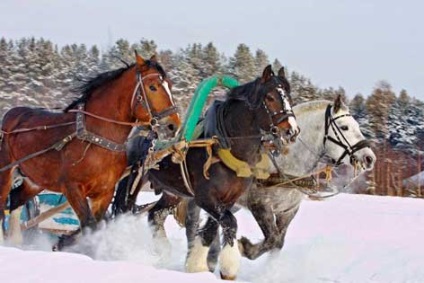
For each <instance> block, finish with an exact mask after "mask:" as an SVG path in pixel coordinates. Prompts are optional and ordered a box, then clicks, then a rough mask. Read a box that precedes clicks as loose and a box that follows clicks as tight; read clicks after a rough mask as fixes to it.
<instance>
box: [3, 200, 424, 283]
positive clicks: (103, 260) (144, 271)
mask: <svg viewBox="0 0 424 283" xmlns="http://www.w3.org/2000/svg"><path fill="white" fill-rule="evenodd" d="M144 194H145V196H146V195H147V199H149V197H151V196H150V195H149V194H146V193H144ZM423 208H424V200H417V199H405V198H393V197H373V196H365V195H348V194H340V195H337V196H335V197H333V198H330V199H326V200H325V201H310V200H305V201H304V202H303V203H302V205H301V209H300V211H299V213H298V215H297V217H296V218H295V219H294V220H293V223H292V225H291V226H290V229H289V231H288V234H287V238H286V245H285V247H284V249H283V250H282V251H281V252H279V253H274V254H267V255H264V256H262V257H261V258H259V259H258V260H256V261H249V260H247V259H243V260H242V264H241V270H240V273H239V277H238V280H240V281H244V282H264V283H265V282H267V283H268V282H308V283H309V282H361V283H362V282H385V283H386V282H402V283H403V282H405V283H406V282H408V283H411V282H424V268H423V266H424V247H423V245H422V243H423V237H424V209H423ZM236 216H237V219H238V221H239V235H247V236H249V237H250V238H251V239H253V240H259V239H261V238H262V236H261V233H260V231H259V228H258V227H257V225H256V223H255V222H254V220H253V218H252V216H251V215H250V212H248V211H240V212H238V213H237V214H236ZM166 226H167V229H168V231H169V238H170V241H171V249H170V250H168V251H166V252H163V251H164V245H156V244H155V243H154V242H153V240H152V239H151V237H150V234H149V231H148V229H147V225H146V221H145V218H142V219H137V218H135V217H133V216H124V217H122V218H121V219H119V220H118V221H117V222H116V223H112V224H110V225H108V227H107V228H104V229H102V231H100V232H98V233H96V234H93V235H91V237H90V239H87V240H84V241H81V242H83V243H84V245H80V247H79V249H80V250H83V251H84V252H85V253H88V254H90V255H91V256H92V257H93V258H95V260H92V259H91V258H89V257H88V256H85V255H80V254H75V253H52V252H49V251H48V250H49V248H50V242H49V241H50V240H49V239H47V238H45V237H43V236H38V237H37V238H35V239H33V241H32V243H30V244H28V245H26V246H24V247H23V248H24V249H26V250H28V249H31V250H33V251H22V250H21V249H16V248H7V247H0V272H1V274H2V282H14V283H18V282H59V281H60V282H90V283H92V282H136V281H137V282H216V281H218V279H217V278H218V276H217V274H210V273H202V274H186V273H183V272H181V271H183V270H184V258H185V253H186V244H185V238H184V229H182V228H180V227H178V226H177V224H175V222H174V221H173V219H172V218H169V220H168V222H167V223H166ZM158 246H160V249H159V250H158V248H157V247H158ZM34 250H36V251H34ZM43 250H44V251H43ZM160 252H162V253H160ZM160 254H162V256H160Z"/></svg>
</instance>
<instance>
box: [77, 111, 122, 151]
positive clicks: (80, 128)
mask: <svg viewBox="0 0 424 283" xmlns="http://www.w3.org/2000/svg"><path fill="white" fill-rule="evenodd" d="M78 109H79V110H84V104H78ZM76 123H77V125H76V127H77V138H78V139H80V140H83V141H86V142H89V143H93V144H95V145H98V146H100V147H103V148H105V149H108V150H111V151H117V152H123V151H126V148H127V144H126V143H123V144H119V143H116V142H113V141H111V140H108V139H106V138H104V137H101V136H99V135H96V134H94V133H91V132H89V131H87V129H86V128H85V119H84V113H81V112H78V113H77V122H76Z"/></svg>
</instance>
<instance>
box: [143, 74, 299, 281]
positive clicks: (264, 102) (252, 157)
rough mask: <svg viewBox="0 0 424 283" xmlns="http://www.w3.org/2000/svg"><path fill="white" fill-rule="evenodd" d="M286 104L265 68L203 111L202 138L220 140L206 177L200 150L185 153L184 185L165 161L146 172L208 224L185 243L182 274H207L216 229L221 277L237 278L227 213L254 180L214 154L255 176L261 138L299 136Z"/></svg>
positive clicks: (286, 90) (281, 81)
mask: <svg viewBox="0 0 424 283" xmlns="http://www.w3.org/2000/svg"><path fill="white" fill-rule="evenodd" d="M289 101H290V85H289V83H288V81H287V80H286V78H285V76H284V71H283V69H281V70H280V71H279V73H278V76H276V75H274V73H273V71H272V69H271V66H268V67H267V68H265V69H264V71H263V74H262V77H260V78H258V79H256V80H254V81H252V82H249V83H247V84H245V85H242V86H239V87H236V88H234V89H232V90H231V91H230V92H229V93H228V94H227V97H226V100H225V101H224V102H221V103H215V104H213V105H212V107H210V108H209V109H208V111H207V114H206V116H205V120H204V124H205V126H204V134H203V136H202V137H203V138H209V137H211V136H218V137H219V140H220V143H219V145H218V146H216V147H214V148H213V151H212V155H213V158H214V159H215V160H216V162H212V165H211V166H210V168H209V170H208V172H209V175H210V178H206V177H205V175H204V164H205V163H206V162H207V161H208V160H210V159H208V158H209V156H208V154H207V151H206V150H205V149H204V148H190V149H189V150H188V152H187V155H186V158H185V164H186V167H187V172H188V175H187V176H186V177H187V182H184V181H183V179H184V178H183V176H182V174H181V170H180V169H181V168H180V165H178V164H175V163H174V162H172V160H171V159H172V158H171V157H170V156H168V157H166V158H165V159H163V160H162V161H161V162H160V163H159V170H155V169H152V170H150V171H149V173H148V178H149V180H150V182H151V184H152V186H153V188H157V189H160V190H164V191H167V192H169V193H171V194H175V195H177V196H180V197H185V198H193V199H194V201H195V203H196V205H197V206H199V207H201V208H202V209H203V210H205V211H206V212H207V213H208V215H209V218H208V220H207V223H206V224H205V225H204V226H203V227H202V229H199V230H198V233H197V235H196V238H195V239H194V240H193V241H190V243H189V253H188V256H187V260H186V269H187V271H189V272H200V271H207V270H208V266H207V259H206V257H207V254H208V250H209V247H210V245H211V243H212V240H213V239H215V236H216V234H217V232H218V228H219V226H220V227H222V230H223V235H224V242H223V250H222V251H221V253H220V266H221V276H222V277H223V278H226V279H234V278H235V277H236V274H237V271H238V266H239V258H240V252H239V251H238V245H237V240H236V238H235V237H236V232H237V221H236V219H235V217H234V216H233V214H232V213H231V211H230V209H231V207H232V206H233V204H234V203H235V202H236V201H237V199H238V198H239V197H240V196H241V195H242V194H243V193H244V192H245V191H246V190H247V189H248V188H249V187H250V186H251V185H252V183H253V182H254V180H255V177H256V175H254V174H249V175H245V176H239V175H238V174H237V173H236V172H235V171H233V170H232V169H230V167H229V166H228V165H225V164H224V163H223V162H224V157H223V155H221V154H220V153H219V151H220V150H222V149H223V148H224V149H228V150H229V152H230V155H231V156H232V157H231V158H230V159H233V160H234V159H237V160H238V162H240V163H243V164H245V165H247V166H248V167H250V168H252V171H254V170H255V168H257V167H256V165H257V164H258V162H259V161H261V158H262V151H263V148H262V142H263V140H264V139H265V138H269V137H271V139H273V140H274V141H275V142H278V141H281V140H284V141H290V140H293V139H294V137H295V136H296V135H297V134H298V133H299V129H298V127H297V124H296V121H295V119H294V115H293V113H292V110H291V106H290V103H289ZM227 157H228V156H227ZM236 163H237V162H236ZM192 192H193V193H192ZM155 213H161V211H160V203H158V204H157V206H156V207H155V208H154V209H153V211H152V213H151V217H150V218H149V220H150V221H153V219H154V218H155Z"/></svg>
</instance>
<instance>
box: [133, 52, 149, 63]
mask: <svg viewBox="0 0 424 283" xmlns="http://www.w3.org/2000/svg"><path fill="white" fill-rule="evenodd" d="M134 53H135V60H136V62H137V64H138V65H140V66H143V65H144V64H146V61H144V59H143V57H141V56H140V55H138V53H137V50H134Z"/></svg>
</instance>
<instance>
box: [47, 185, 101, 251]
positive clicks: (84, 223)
mask: <svg viewBox="0 0 424 283" xmlns="http://www.w3.org/2000/svg"><path fill="white" fill-rule="evenodd" d="M63 194H64V195H65V197H66V198H67V199H68V202H69V204H70V205H71V207H72V209H73V210H74V211H75V214H76V215H77V216H78V219H79V221H80V229H78V230H76V231H74V232H73V233H72V234H71V235H69V236H62V237H61V238H60V239H59V242H58V243H57V244H56V245H54V246H53V250H54V251H56V250H61V249H63V248H64V247H65V246H70V245H72V244H74V243H75V240H76V236H77V235H78V234H79V233H80V232H81V231H84V230H85V229H84V228H87V227H90V228H91V229H92V230H95V229H96V219H95V218H94V216H93V214H92V212H91V209H90V206H89V204H88V200H87V198H86V197H85V196H84V195H83V194H82V189H81V188H80V187H79V186H78V185H76V184H72V183H68V184H67V185H66V187H65V189H64V190H63Z"/></svg>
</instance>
